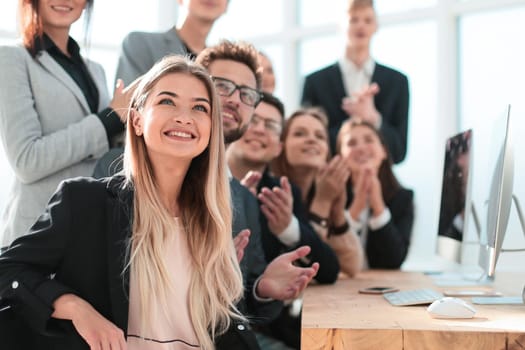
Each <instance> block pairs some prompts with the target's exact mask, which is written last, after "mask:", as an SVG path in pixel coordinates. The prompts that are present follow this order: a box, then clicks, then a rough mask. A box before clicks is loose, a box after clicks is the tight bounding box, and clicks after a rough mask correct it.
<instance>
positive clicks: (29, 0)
mask: <svg viewBox="0 0 525 350" xmlns="http://www.w3.org/2000/svg"><path fill="white" fill-rule="evenodd" d="M94 2H95V0H86V8H85V14H84V19H85V21H84V30H85V35H86V36H85V38H84V43H85V44H87V43H88V38H89V23H90V22H91V13H92V11H93V5H94ZM39 4H40V0H19V1H18V17H19V23H20V24H19V26H20V33H21V35H22V42H23V44H24V46H25V48H26V49H27V50H28V51H29V52H30V53H31V55H33V56H35V55H36V54H37V52H36V48H35V40H37V38H39V40H41V39H42V35H43V34H44V26H43V24H42V18H41V17H40V12H39V9H38V6H39Z"/></svg>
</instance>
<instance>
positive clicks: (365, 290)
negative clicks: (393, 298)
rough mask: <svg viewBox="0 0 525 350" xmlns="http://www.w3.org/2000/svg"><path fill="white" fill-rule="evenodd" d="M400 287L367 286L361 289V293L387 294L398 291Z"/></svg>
mask: <svg viewBox="0 0 525 350" xmlns="http://www.w3.org/2000/svg"><path fill="white" fill-rule="evenodd" d="M398 290H399V289H397V288H395V287H367V288H361V289H359V293H362V294H385V293H392V292H397V291H398Z"/></svg>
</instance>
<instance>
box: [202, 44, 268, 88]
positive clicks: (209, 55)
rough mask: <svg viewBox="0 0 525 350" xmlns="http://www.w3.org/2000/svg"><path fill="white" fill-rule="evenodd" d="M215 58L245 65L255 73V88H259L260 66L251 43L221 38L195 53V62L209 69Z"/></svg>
mask: <svg viewBox="0 0 525 350" xmlns="http://www.w3.org/2000/svg"><path fill="white" fill-rule="evenodd" d="M216 60H231V61H236V62H239V63H243V64H245V65H247V66H248V68H250V70H251V71H252V72H253V75H255V82H256V84H257V90H259V89H260V88H261V81H262V67H261V66H260V65H259V58H258V57H257V50H256V49H255V47H254V46H253V45H251V44H249V43H246V42H242V41H239V42H232V41H229V40H222V41H221V42H220V43H219V44H217V45H215V46H211V47H208V48H206V49H204V50H203V51H202V52H201V53H200V54H198V55H197V58H196V59H195V62H197V63H198V64H200V65H202V66H203V67H204V68H206V69H209V67H210V65H211V63H212V62H213V61H216Z"/></svg>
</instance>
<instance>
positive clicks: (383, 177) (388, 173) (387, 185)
mask: <svg viewBox="0 0 525 350" xmlns="http://www.w3.org/2000/svg"><path fill="white" fill-rule="evenodd" d="M360 126H361V127H366V128H368V129H370V130H372V131H373V132H374V134H375V135H376V136H377V137H378V138H379V142H381V145H382V146H383V149H384V150H385V153H386V158H385V159H384V160H383V161H382V162H381V165H380V166H379V171H378V173H377V176H378V178H379V182H380V183H381V190H382V192H383V199H384V200H385V201H388V200H390V199H391V198H392V197H393V196H394V194H395V193H396V192H397V191H398V190H399V189H400V188H401V185H400V184H399V181H398V180H397V178H396V176H395V175H394V172H393V171H392V165H393V164H394V163H393V162H392V157H391V156H390V152H389V151H388V148H387V146H386V143H385V139H384V137H383V135H382V134H381V132H380V131H379V130H378V129H377V128H376V127H375V126H374V125H372V124H370V123H368V122H366V121H363V120H360V119H357V118H354V119H350V120H346V121H344V122H343V124H341V128H340V129H339V132H338V133H337V140H336V142H335V149H336V152H337V153H338V154H340V153H341V146H342V142H343V140H342V139H343V135H345V134H348V133H350V131H351V130H352V128H355V127H360ZM351 181H352V178H351V176H350V179H348V184H349V185H350V186H351Z"/></svg>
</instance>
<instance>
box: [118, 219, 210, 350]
mask: <svg viewBox="0 0 525 350" xmlns="http://www.w3.org/2000/svg"><path fill="white" fill-rule="evenodd" d="M175 220H176V225H175V226H176V230H175V232H174V233H173V235H171V236H170V237H169V238H168V240H167V241H166V244H165V247H164V251H163V258H164V261H165V263H166V268H167V270H168V274H169V277H170V282H171V285H172V287H173V288H172V290H169V292H168V300H169V303H168V304H167V305H161V304H159V303H155V304H154V305H150V306H149V309H150V310H151V311H152V312H153V314H152V315H153V317H154V320H153V322H152V323H153V324H152V325H151V326H152V327H150V329H152V331H151V333H149V332H148V333H142V332H141V330H140V326H141V316H140V302H139V299H138V298H139V286H138V281H134V280H133V279H132V278H131V279H130V286H129V319H128V338H127V345H128V349H129V350H139V349H140V350H189V349H198V348H200V347H199V345H198V344H199V343H198V341H197V336H196V335H195V330H194V328H193V325H192V323H191V319H190V313H189V308H188V302H189V300H188V289H189V285H190V278H191V274H192V264H191V261H192V260H191V256H190V254H189V250H188V244H187V241H186V238H185V232H184V230H183V229H182V227H181V226H180V222H179V220H178V218H175ZM151 287H152V288H154V287H153V286H151ZM165 310H167V311H169V312H167V313H166V312H165ZM166 314H168V315H166Z"/></svg>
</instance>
